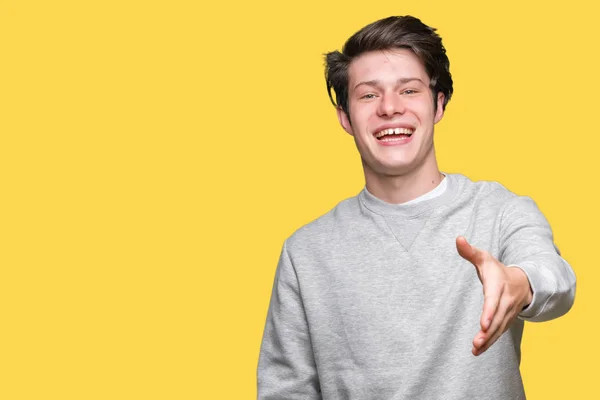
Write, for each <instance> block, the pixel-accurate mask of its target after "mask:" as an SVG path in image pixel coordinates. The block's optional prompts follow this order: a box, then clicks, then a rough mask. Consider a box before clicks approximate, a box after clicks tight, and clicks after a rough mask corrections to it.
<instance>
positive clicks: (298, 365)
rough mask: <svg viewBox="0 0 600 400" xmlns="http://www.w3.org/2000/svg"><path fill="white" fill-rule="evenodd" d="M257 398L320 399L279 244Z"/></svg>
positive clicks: (292, 277) (291, 276)
mask: <svg viewBox="0 0 600 400" xmlns="http://www.w3.org/2000/svg"><path fill="white" fill-rule="evenodd" d="M257 372H258V374H257V375H258V400H296V399H298V400H300V399H302V400H312V399H315V400H316V399H321V391H320V385H319V380H318V375H317V368H316V365H315V361H314V356H313V351H312V344H311V340H310V335H309V331H308V324H307V321H306V314H305V311H304V306H303V304H302V298H301V295H300V288H299V285H298V278H297V276H296V271H295V269H294V266H293V264H292V261H291V259H290V256H289V254H288V251H287V247H286V244H284V245H283V250H282V252H281V257H280V259H279V264H278V266H277V271H276V273H275V283H274V285H273V291H272V294H271V302H270V305H269V311H268V313H267V322H266V325H265V330H264V334H263V340H262V345H261V349H260V356H259V361H258V370H257Z"/></svg>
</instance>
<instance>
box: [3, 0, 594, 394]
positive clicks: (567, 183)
mask: <svg viewBox="0 0 600 400" xmlns="http://www.w3.org/2000/svg"><path fill="white" fill-rule="evenodd" d="M553 4H554V3H549V2H546V1H544V2H542V1H537V2H525V1H522V0H521V1H512V0H511V1H502V2H499V1H498V2H489V3H488V2H479V1H472V2H450V1H423V2H416V1H415V2H399V1H378V2H372V1H349V0H345V1H322V0H321V1H308V2H293V3H291V2H281V1H255V2H245V1H237V2H228V1H220V2H210V3H206V2H201V1H198V2H193V1H187V2H186V1H62V0H61V1H45V2H42V1H35V2H34V1H2V2H0V60H1V61H0V133H1V135H0V140H1V141H0V188H1V193H0V199H1V203H2V204H1V207H0V232H1V237H0V398H2V399H7V400H12V399H251V398H255V396H256V388H255V386H256V380H255V374H256V364H257V359H258V352H259V347H260V341H261V336H262V331H263V327H264V321H265V317H266V312H267V307H268V302H269V297H270V291H271V286H272V282H273V277H274V273H275V267H276V263H277V259H278V256H279V252H280V250H281V245H282V243H283V240H284V239H285V238H287V237H288V236H289V235H290V234H292V232H293V231H294V230H295V229H297V228H298V227H300V226H301V225H302V224H305V223H307V222H309V221H311V220H313V219H314V218H316V217H318V216H319V215H321V214H323V213H325V212H326V211H328V210H329V209H331V208H332V207H333V206H334V205H335V204H336V203H337V202H338V201H340V200H342V199H344V198H346V197H349V196H353V195H355V194H356V193H358V191H359V190H360V189H361V188H362V185H363V177H362V171H361V168H360V162H359V158H358V155H357V152H356V150H355V148H354V144H353V142H352V140H351V138H350V136H348V135H346V134H345V133H344V132H343V131H342V129H341V128H340V127H339V126H338V124H337V120H336V117H335V112H334V109H333V107H332V106H331V105H330V104H329V99H328V97H327V94H326V91H325V83H324V79H323V67H322V54H323V53H325V52H327V51H330V50H334V49H339V48H340V47H341V46H342V44H343V42H344V41H345V39H346V38H347V37H349V36H350V35H351V34H352V33H354V32H355V31H356V30H358V29H359V28H360V27H362V26H363V25H365V24H367V23H369V22H372V21H374V20H375V19H379V18H382V17H386V16H389V15H402V14H412V15H416V16H418V17H420V18H421V19H422V20H423V21H424V22H425V23H427V24H430V25H432V26H434V27H436V28H438V30H439V32H440V34H441V35H442V37H443V39H444V43H445V45H446V47H447V49H448V54H449V57H450V60H451V71H452V74H453V77H454V81H455V95H454V97H453V99H452V100H451V102H450V103H449V106H448V108H447V111H446V116H445V118H444V120H443V121H442V122H441V123H440V124H439V125H437V130H436V137H437V139H436V146H437V152H438V158H439V162H440V167H441V169H442V170H443V171H446V172H460V173H464V174H466V175H468V176H469V177H471V178H472V179H488V180H497V181H500V182H501V183H503V184H504V185H505V186H507V187H508V188H509V189H511V190H513V191H514V192H516V193H519V194H527V195H530V196H531V197H533V198H534V199H535V200H536V201H537V203H538V205H539V206H540V208H541V209H542V211H543V212H544V213H545V214H546V216H547V218H548V219H549V221H550V223H551V225H552V226H553V229H554V231H555V239H556V243H557V245H558V246H559V248H560V249H561V250H562V252H563V255H564V257H565V258H566V259H567V260H568V261H569V262H570V263H571V264H572V266H573V268H574V269H575V272H576V274H577V277H578V292H577V298H576V302H575V306H574V308H573V309H572V311H571V312H570V313H569V314H568V315H567V316H565V317H563V318H561V319H558V320H555V321H552V322H548V323H543V324H532V323H530V324H527V325H526V329H525V336H524V343H523V361H522V372H523V377H524V381H525V386H526V390H527V394H528V398H530V399H567V398H568V399H597V398H600V392H599V390H598V360H599V359H600V350H599V347H598V345H597V344H596V338H597V336H598V331H597V326H598V323H597V316H598V306H599V305H600V301H599V297H598V295H597V293H598V284H599V281H598V277H599V272H598V271H599V270H598V261H597V259H598V258H597V249H598V243H597V239H598V234H597V231H598V229H599V227H600V220H599V219H600V218H599V215H598V212H597V208H596V206H597V205H598V204H599V198H598V194H597V193H598V190H597V187H598V182H597V177H598V166H599V165H600V163H599V162H598V158H599V157H600V155H599V154H598V145H599V144H600V139H599V130H598V121H597V116H598V110H597V108H598V94H599V93H600V84H599V79H598V63H597V61H598V39H599V38H600V35H599V34H598V30H597V29H598V22H597V21H598V17H599V16H600V15H599V14H600V13H599V12H598V10H597V8H596V6H594V5H592V4H594V2H592V1H584V0H573V1H569V2H558V3H556V4H554V5H553ZM473 379H477V377H473Z"/></svg>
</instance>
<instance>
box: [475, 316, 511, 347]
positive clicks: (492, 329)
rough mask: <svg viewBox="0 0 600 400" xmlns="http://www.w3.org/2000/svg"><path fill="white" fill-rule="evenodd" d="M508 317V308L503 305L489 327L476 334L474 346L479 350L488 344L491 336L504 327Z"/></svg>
mask: <svg viewBox="0 0 600 400" xmlns="http://www.w3.org/2000/svg"><path fill="white" fill-rule="evenodd" d="M506 317H507V313H506V310H505V309H504V308H503V307H500V308H499V309H498V310H497V312H496V314H495V316H494V319H493V320H492V322H491V324H490V325H489V326H488V328H487V329H484V328H483V326H482V329H481V330H480V331H479V332H478V333H477V335H475V339H473V347H474V348H475V349H476V350H479V349H481V348H483V347H484V346H486V345H487V343H488V342H489V341H490V340H491V338H493V337H494V335H496V333H497V332H498V330H499V329H500V328H501V327H502V325H503V323H504V322H505V320H506Z"/></svg>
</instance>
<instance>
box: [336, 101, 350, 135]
mask: <svg viewBox="0 0 600 400" xmlns="http://www.w3.org/2000/svg"><path fill="white" fill-rule="evenodd" d="M336 111H337V116H338V121H340V125H341V126H342V128H344V130H345V131H346V132H348V134H350V135H351V136H354V131H353V130H352V124H350V118H348V114H346V112H345V111H344V110H343V109H342V107H341V106H338V107H337V108H336Z"/></svg>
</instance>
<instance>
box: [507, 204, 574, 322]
mask: <svg viewBox="0 0 600 400" xmlns="http://www.w3.org/2000/svg"><path fill="white" fill-rule="evenodd" d="M500 241H501V243H500V261H501V262H502V263H504V264H505V265H507V266H512V267H519V268H521V269H522V270H523V271H524V272H525V274H526V275H527V278H528V279H529V283H530V285H531V288H532V292H533V299H532V302H531V303H530V304H529V306H527V307H526V308H525V309H524V310H523V311H522V312H521V313H520V314H519V318H520V319H523V320H526V321H533V322H541V321H548V320H551V319H554V318H557V317H560V316H561V315H563V314H565V313H566V312H567V311H569V309H570V308H571V306H572V305H573V302H574V299H575V283H576V279H575V273H574V272H573V270H572V269H571V266H570V265H569V264H568V263H567V261H565V260H564V259H563V258H562V257H561V254H560V251H559V250H558V248H557V247H556V246H555V244H554V239H553V234H552V229H551V228H550V225H549V223H548V221H547V220H546V218H545V217H544V215H543V214H542V212H541V211H540V210H539V209H538V207H537V205H536V204H535V202H534V201H533V200H532V199H531V198H529V197H525V196H518V197H515V198H513V199H511V200H510V201H509V202H508V203H507V205H506V207H505V208H504V211H503V213H502V217H501V223H500Z"/></svg>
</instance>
